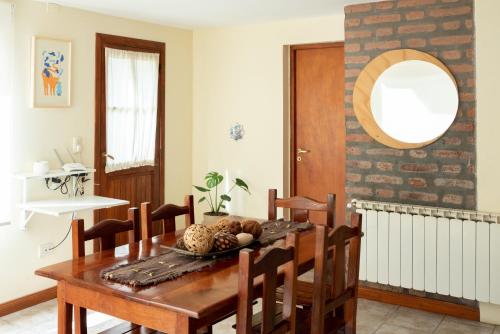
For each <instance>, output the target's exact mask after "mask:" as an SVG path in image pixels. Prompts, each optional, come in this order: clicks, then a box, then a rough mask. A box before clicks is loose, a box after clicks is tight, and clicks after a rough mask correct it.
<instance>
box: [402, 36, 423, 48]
mask: <svg viewBox="0 0 500 334" xmlns="http://www.w3.org/2000/svg"><path fill="white" fill-rule="evenodd" d="M406 45H407V46H408V47H410V48H423V47H424V46H426V45H427V41H426V40H425V39H423V38H410V39H409V40H407V41H406Z"/></svg>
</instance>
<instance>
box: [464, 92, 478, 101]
mask: <svg viewBox="0 0 500 334" xmlns="http://www.w3.org/2000/svg"><path fill="white" fill-rule="evenodd" d="M475 100H476V95H474V94H473V93H460V101H461V102H474V101H475Z"/></svg>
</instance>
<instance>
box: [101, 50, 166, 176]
mask: <svg viewBox="0 0 500 334" xmlns="http://www.w3.org/2000/svg"><path fill="white" fill-rule="evenodd" d="M105 54H106V152H107V153H108V154H109V155H110V156H111V157H112V158H108V159H106V172H107V173H109V172H113V171H117V170H122V169H127V168H132V167H140V166H153V165H154V162H155V141H156V119H157V109H158V75H159V64H160V55H159V54H158V53H147V52H135V51H127V50H118V49H111V48H106V50H105Z"/></svg>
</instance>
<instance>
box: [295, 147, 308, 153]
mask: <svg viewBox="0 0 500 334" xmlns="http://www.w3.org/2000/svg"><path fill="white" fill-rule="evenodd" d="M309 152H311V151H310V150H305V149H303V148H298V149H297V154H302V153H309Z"/></svg>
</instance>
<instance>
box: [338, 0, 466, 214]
mask: <svg viewBox="0 0 500 334" xmlns="http://www.w3.org/2000/svg"><path fill="white" fill-rule="evenodd" d="M345 13H346V18H345V52H346V56H345V69H346V96H345V110H346V131H347V133H346V148H347V162H346V164H347V166H346V173H347V174H346V193H347V197H348V199H351V198H357V199H368V200H379V201H387V202H402V203H410V204H419V205H431V206H442V207H455V208H467V209H475V208H476V174H475V172H476V139H475V110H476V109H475V107H476V103H475V101H476V94H475V63H474V22H473V19H474V14H473V0H396V1H384V2H377V3H368V4H361V5H353V6H348V7H346V8H345ZM400 48H411V49H416V50H420V51H424V52H427V53H430V54H432V55H434V56H436V57H437V58H439V59H440V60H441V61H442V62H443V63H444V64H446V65H447V66H448V67H449V68H450V70H451V72H452V73H453V75H454V76H455V79H456V81H457V84H458V86H459V88H458V89H459V94H460V104H459V110H458V115H457V118H456V119H455V122H454V123H453V125H452V127H451V128H450V129H449V130H448V131H447V132H446V134H445V135H444V136H443V137H442V138H441V139H439V140H438V141H436V142H435V143H433V144H431V145H429V146H427V147H424V148H421V149H414V150H397V149H392V148H389V147H386V146H384V145H382V144H379V143H378V142H376V141H375V140H373V139H372V138H371V137H370V136H369V135H368V134H367V133H366V132H365V131H364V130H363V128H362V127H361V125H360V124H359V123H358V121H357V119H356V116H355V115H354V112H353V107H352V91H353V87H354V83H355V82H356V79H357V76H358V74H359V73H360V71H361V70H362V69H363V68H364V66H365V65H366V64H367V63H368V62H369V61H370V60H371V59H373V58H375V57H376V56H378V55H380V54H381V53H383V52H385V51H387V50H391V49H400ZM436 98H439V97H436Z"/></svg>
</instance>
